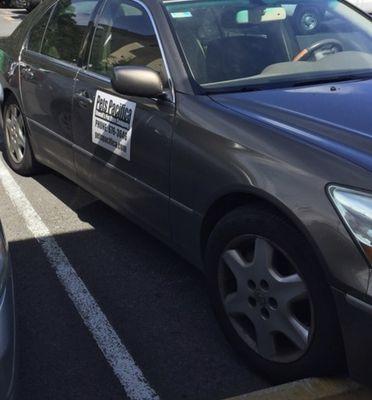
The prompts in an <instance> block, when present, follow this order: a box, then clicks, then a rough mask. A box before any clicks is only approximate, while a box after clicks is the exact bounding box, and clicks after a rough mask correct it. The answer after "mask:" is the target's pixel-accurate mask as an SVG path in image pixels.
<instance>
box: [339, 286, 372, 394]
mask: <svg viewBox="0 0 372 400" xmlns="http://www.w3.org/2000/svg"><path fill="white" fill-rule="evenodd" d="M333 294H334V298H335V301H336V305H337V310H338V317H339V321H340V324H341V329H342V334H343V338H344V343H345V353H346V358H347V364H348V369H349V374H350V377H351V378H353V379H355V380H356V381H358V382H361V383H364V384H366V385H369V386H371V384H372V366H371V359H372V304H368V303H366V302H364V301H362V300H360V299H357V298H356V297H353V296H351V295H349V294H346V293H344V292H341V291H339V290H337V289H333Z"/></svg>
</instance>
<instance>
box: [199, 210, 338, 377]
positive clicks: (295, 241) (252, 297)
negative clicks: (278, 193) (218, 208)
mask: <svg viewBox="0 0 372 400" xmlns="http://www.w3.org/2000/svg"><path fill="white" fill-rule="evenodd" d="M264 249H266V250H265V251H264ZM268 249H271V250H268ZM267 250H268V251H267ZM266 251H267V254H266V253H265V252H266ZM268 255H269V256H268ZM262 260H265V261H264V262H263V261H262ZM205 263H206V272H207V279H208V290H209V294H210V297H211V300H212V304H213V307H214V310H215V314H216V316H217V319H218V321H219V323H220V325H221V327H222V329H223V331H224V334H225V336H226V337H227V339H228V340H229V342H230V343H231V344H232V346H233V347H234V348H235V349H236V350H237V352H238V353H239V355H240V356H242V357H243V358H244V359H245V360H246V361H248V363H249V364H250V365H251V366H253V367H254V368H255V369H256V370H257V371H258V372H260V373H261V374H263V375H265V376H267V377H268V378H269V379H271V380H273V381H275V382H277V383H282V382H287V381H291V380H295V379H301V378H305V377H309V376H323V375H328V374H333V373H336V372H339V371H340V370H342V369H344V368H345V356H344V349H343V342H342V338H341V333H340V328H339V322H338V318H337V314H336V309H335V306H334V302H333V297H332V294H331V291H330V288H329V287H328V284H327V283H326V281H325V278H324V276H323V273H322V272H321V269H320V266H319V265H316V258H315V257H314V254H313V253H312V251H311V250H310V248H309V245H308V243H307V242H306V240H305V239H304V238H303V237H302V235H301V234H300V233H299V232H298V231H297V230H296V229H295V228H294V227H293V226H292V225H291V224H290V223H289V222H288V221H287V220H286V219H285V218H283V217H282V216H280V215H279V214H276V213H275V212H273V211H271V210H268V209H266V208H261V207H258V206H256V207H252V206H249V207H248V206H244V207H240V208H238V209H236V210H235V211H232V212H231V213H229V214H228V215H226V216H225V217H224V218H223V219H222V220H221V221H220V222H219V223H218V224H217V225H216V227H215V229H214V230H213V232H212V233H211V235H210V237H209V240H208V243H207V248H206V253H205ZM266 264H267V265H266ZM242 265H243V267H244V268H243V269H242ZM274 265H275V267H274ZM247 266H248V267H247ZM268 266H269V267H268ZM232 271H234V272H232ZM242 271H243V272H242ZM273 277H275V278H273ZM278 282H280V285H289V284H292V283H288V282H294V283H295V285H294V286H291V290H289V289H288V290H287V287H288V288H289V286H280V287H279V289H278V284H279V283H278ZM292 289H293V290H292ZM292 293H293V298H292V299H291V296H292ZM283 321H284V322H283ZM288 322H290V323H288ZM293 326H295V327H296V329H295V328H293ZM278 327H279V328H278ZM292 331H293V332H292ZM283 332H284V333H283ZM299 332H300V333H299ZM292 339H293V341H292ZM295 343H296V344H295Z"/></svg>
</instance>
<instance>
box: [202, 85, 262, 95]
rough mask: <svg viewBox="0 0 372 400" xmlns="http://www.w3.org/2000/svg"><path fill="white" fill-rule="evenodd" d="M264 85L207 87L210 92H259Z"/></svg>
mask: <svg viewBox="0 0 372 400" xmlns="http://www.w3.org/2000/svg"><path fill="white" fill-rule="evenodd" d="M263 89H264V88H263V87H262V86H245V87H236V88H234V87H226V88H218V89H217V88H216V89H207V93H208V94H224V93H247V92H258V91H260V90H263Z"/></svg>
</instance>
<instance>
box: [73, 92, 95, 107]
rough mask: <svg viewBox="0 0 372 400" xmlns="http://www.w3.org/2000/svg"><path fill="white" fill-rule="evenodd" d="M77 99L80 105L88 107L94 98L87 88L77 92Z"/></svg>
mask: <svg viewBox="0 0 372 400" xmlns="http://www.w3.org/2000/svg"><path fill="white" fill-rule="evenodd" d="M74 97H75V99H76V100H77V102H78V104H79V105H80V107H83V108H87V107H89V106H91V105H92V104H93V100H92V98H91V97H90V96H89V93H88V92H86V91H85V90H84V91H82V92H79V93H75V95H74Z"/></svg>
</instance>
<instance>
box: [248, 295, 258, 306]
mask: <svg viewBox="0 0 372 400" xmlns="http://www.w3.org/2000/svg"><path fill="white" fill-rule="evenodd" d="M248 303H249V305H250V306H251V307H256V305H257V300H256V299H255V298H254V297H251V296H249V297H248Z"/></svg>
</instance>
